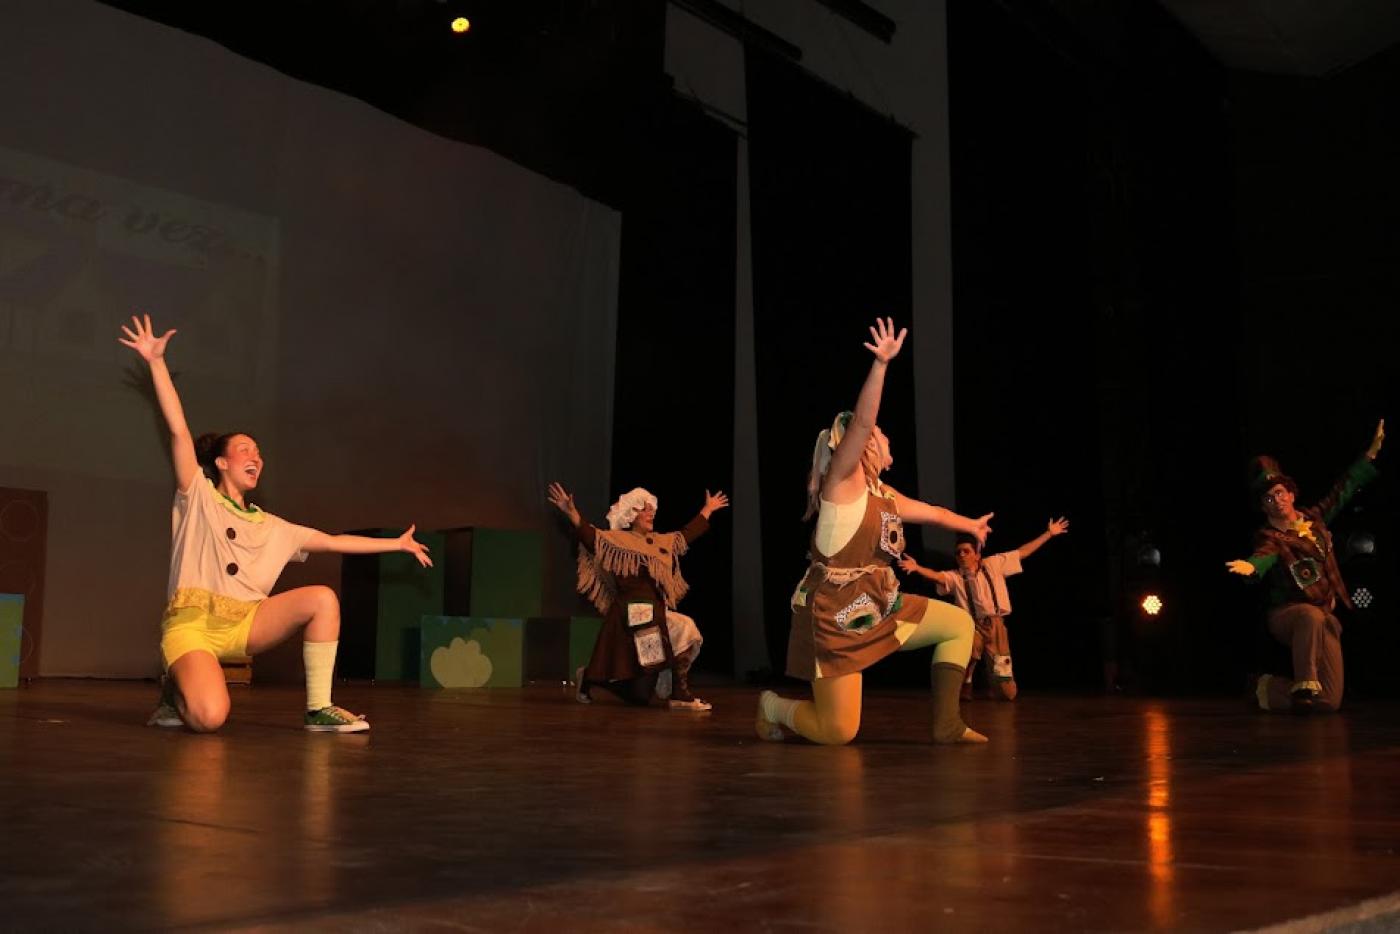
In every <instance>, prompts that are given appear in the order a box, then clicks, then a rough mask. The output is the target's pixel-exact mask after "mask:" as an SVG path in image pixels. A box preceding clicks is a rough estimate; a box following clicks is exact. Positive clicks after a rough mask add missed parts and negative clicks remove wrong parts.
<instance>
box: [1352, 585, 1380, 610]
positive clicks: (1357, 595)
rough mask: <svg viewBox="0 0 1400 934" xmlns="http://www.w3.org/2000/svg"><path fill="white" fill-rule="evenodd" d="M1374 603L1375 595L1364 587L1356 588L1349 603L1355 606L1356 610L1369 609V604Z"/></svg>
mask: <svg viewBox="0 0 1400 934" xmlns="http://www.w3.org/2000/svg"><path fill="white" fill-rule="evenodd" d="M1375 601H1376V596H1375V594H1373V593H1371V591H1370V590H1368V589H1366V588H1365V587H1358V588H1356V590H1355V591H1353V592H1352V595H1351V602H1352V603H1355V604H1356V608H1357V609H1358V610H1365V609H1369V608H1370V606H1371V604H1372V603H1374V602H1375Z"/></svg>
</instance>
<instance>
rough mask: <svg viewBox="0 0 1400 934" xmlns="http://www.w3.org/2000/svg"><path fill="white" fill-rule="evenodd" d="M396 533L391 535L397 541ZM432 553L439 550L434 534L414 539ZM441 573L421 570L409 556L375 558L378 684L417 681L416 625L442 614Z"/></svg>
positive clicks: (433, 569) (436, 568) (439, 541)
mask: <svg viewBox="0 0 1400 934" xmlns="http://www.w3.org/2000/svg"><path fill="white" fill-rule="evenodd" d="M398 535H399V533H394V537H395V538H397V537H398ZM414 537H415V538H417V539H418V540H419V541H420V542H422V543H423V544H425V545H427V546H428V549H429V552H430V553H434V552H437V551H438V550H440V549H441V548H442V536H440V535H437V534H436V533H428V534H425V535H415V536H414ZM442 575H443V569H442V567H441V566H440V565H435V566H434V567H430V568H425V567H423V566H421V565H420V564H419V563H418V559H417V558H415V557H413V556H412V555H410V554H405V553H403V552H395V553H393V554H386V555H380V556H379V600H378V606H377V613H376V626H375V644H374V677H375V679H376V680H379V681H417V680H418V662H419V658H420V652H419V648H418V641H419V632H418V627H419V621H420V620H421V619H422V618H423V616H424V615H425V614H438V613H441V612H442V588H443V577H442Z"/></svg>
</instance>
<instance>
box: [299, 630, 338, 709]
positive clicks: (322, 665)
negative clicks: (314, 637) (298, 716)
mask: <svg viewBox="0 0 1400 934" xmlns="http://www.w3.org/2000/svg"><path fill="white" fill-rule="evenodd" d="M338 645H340V643H339V642H303V643H302V644H301V661H302V664H303V665H305V666H306V709H307V710H320V709H321V708H322V707H329V706H330V705H331V676H332V675H334V674H335V650H336V647H337V646H338Z"/></svg>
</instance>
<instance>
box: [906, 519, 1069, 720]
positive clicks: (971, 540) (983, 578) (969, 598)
mask: <svg viewBox="0 0 1400 934" xmlns="http://www.w3.org/2000/svg"><path fill="white" fill-rule="evenodd" d="M1068 531H1069V522H1068V521H1067V520H1065V519H1051V520H1050V522H1049V524H1048V525H1047V526H1046V527H1045V531H1044V532H1041V533H1040V534H1039V535H1038V536H1036V537H1035V538H1033V539H1031V540H1030V541H1028V542H1026V543H1025V544H1024V545H1022V546H1021V547H1020V548H1017V549H1016V550H1015V551H1004V552H1002V553H1001V554H996V555H988V556H987V557H986V558H983V557H982V548H981V546H980V545H979V544H978V543H977V539H976V538H975V537H973V536H971V535H968V534H966V533H960V534H959V535H958V539H957V544H956V545H955V546H954V547H953V556H954V557H955V558H956V559H957V562H958V569H957V570H956V571H934V570H931V569H930V568H926V567H923V566H922V565H920V564H919V562H917V561H915V560H914V559H913V558H911V557H909V556H908V555H905V556H904V557H902V558H900V559H899V567H900V570H902V571H906V572H908V573H911V574H918V575H919V576H920V577H926V578H928V579H929V580H931V581H933V583H934V586H935V587H937V589H938V594H939V596H943V597H946V596H948V595H949V594H952V596H953V599H954V601H956V602H957V604H958V606H960V607H962V608H963V609H964V610H967V612H968V613H970V614H971V615H972V619H973V622H974V623H975V625H976V630H975V632H974V634H973V637H972V659H971V661H969V662H968V663H967V677H966V678H965V679H964V680H963V687H962V697H963V700H971V699H972V672H973V671H974V670H976V668H977V660H978V659H979V658H985V660H986V663H987V669H986V670H987V683H988V686H989V687H990V689H991V691H992V696H993V697H999V698H1001V699H1002V700H1015V699H1016V678H1015V676H1014V675H1013V674H1012V671H1011V637H1010V636H1009V635H1007V632H1006V617H1008V616H1010V615H1011V594H1010V593H1009V592H1008V591H1007V589H1006V579H1007V578H1008V577H1010V576H1011V575H1013V574H1020V573H1021V562H1022V561H1024V560H1025V559H1027V558H1029V557H1030V556H1031V555H1033V554H1035V553H1036V552H1037V551H1039V550H1040V546H1041V545H1044V544H1045V543H1046V542H1048V541H1050V539H1052V538H1054V537H1055V536H1057V535H1063V534H1065V533H1066V532H1068Z"/></svg>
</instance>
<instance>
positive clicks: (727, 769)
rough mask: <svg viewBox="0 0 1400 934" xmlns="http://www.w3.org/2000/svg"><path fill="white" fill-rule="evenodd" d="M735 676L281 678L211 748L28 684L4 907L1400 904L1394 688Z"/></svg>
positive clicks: (1180, 917) (253, 910) (362, 909)
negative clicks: (1103, 686) (698, 692)
mask: <svg viewBox="0 0 1400 934" xmlns="http://www.w3.org/2000/svg"><path fill="white" fill-rule="evenodd" d="M705 693H706V694H708V695H709V696H710V697H711V699H712V700H713V701H714V702H715V706H716V709H715V712H714V713H712V714H709V715H695V714H679V713H677V714H672V713H667V712H664V711H660V710H637V709H631V708H624V707H621V706H618V705H614V704H603V703H597V704H594V705H593V706H591V707H584V706H582V705H579V704H576V703H574V702H573V701H572V700H571V696H572V695H571V694H570V693H569V692H568V691H567V689H564V688H562V687H555V686H549V687H532V688H527V689H525V690H519V691H508V690H499V691H491V692H480V693H467V692H437V693H434V692H425V691H420V690H418V689H416V688H407V687H400V686H383V685H379V686H370V685H359V684H354V685H342V686H340V687H338V688H337V696H336V699H337V700H338V701H339V702H341V703H342V704H344V705H345V706H347V707H350V708H351V709H356V710H361V711H364V712H366V713H368V714H369V715H370V718H371V721H372V722H373V724H374V729H373V730H372V731H370V732H368V733H364V734H359V735H347V736H339V735H326V734H307V733H305V732H303V731H302V730H301V729H300V728H299V718H300V709H301V699H302V697H301V694H300V692H299V691H297V690H295V689H293V688H290V687H280V686H279V687H256V686H255V687H253V688H243V689H237V688H236V689H234V697H233V705H234V709H233V714H232V717H231V718H230V722H229V724H228V725H227V726H226V727H225V729H224V730H223V732H221V733H220V734H218V735H215V736H195V735H192V734H188V733H184V732H183V731H163V730H156V729H147V728H145V727H144V726H142V723H143V722H144V719H145V716H146V715H147V714H148V713H149V711H150V708H151V706H152V705H153V702H154V700H155V688H154V686H153V685H150V684H139V683H124V682H97V681H45V682H39V683H37V684H35V685H31V686H29V687H26V688H23V689H21V690H19V691H0V827H3V831H0V841H2V842H0V929H4V930H9V929H15V930H32V929H53V930H97V929H102V930H133V929H166V928H182V927H217V928H226V927H254V926H256V927H259V928H262V929H292V928H295V929H298V930H304V929H308V928H310V929H319V930H327V931H342V930H375V931H379V930H401V929H421V928H443V929H454V930H469V931H515V930H555V929H568V930H632V931H676V930H721V929H728V930H733V931H747V930H799V929H801V930H818V931H822V930H825V931H843V932H848V931H871V930H881V931H883V930H891V931H897V930H910V931H930V930H934V929H937V930H968V931H998V932H1007V931H1061V930H1062V931H1125V930H1145V929H1173V930H1190V931H1225V930H1235V929H1241V928H1254V927H1259V926H1263V925H1268V924H1275V923H1279V922H1283V921H1287V920H1290V919H1299V918H1303V917H1305V916H1310V915H1316V914H1319V913H1323V912H1337V911H1338V910H1339V909H1341V911H1340V912H1338V913H1336V914H1333V915H1331V916H1330V921H1329V922H1328V923H1326V924H1322V925H1321V927H1327V926H1328V924H1335V923H1340V922H1343V921H1347V920H1356V919H1360V918H1363V917H1366V916H1372V920H1371V921H1370V922H1368V924H1369V925H1376V924H1381V925H1382V926H1383V927H1371V926H1368V927H1366V928H1365V929H1366V930H1372V929H1375V930H1380V929H1393V928H1390V927H1389V925H1390V924H1400V914H1395V913H1396V912H1400V898H1397V897H1396V896H1393V895H1392V893H1394V892H1395V890H1397V889H1400V852H1397V850H1400V794H1397V786H1400V706H1397V705H1394V704H1369V705H1366V706H1364V707H1355V708H1354V709H1352V710H1350V711H1349V712H1347V713H1345V714H1343V715H1341V716H1333V717H1318V718H1312V719H1298V718H1292V717H1282V716H1272V717H1271V716H1267V715H1263V714H1257V713H1252V712H1250V710H1249V709H1248V708H1247V706H1246V705H1245V703H1244V702H1243V701H1238V702H1230V701H1224V700H1212V701H1156V700H1141V699H1124V698H1106V699H1105V698H1072V697H1055V696H1036V695H1034V694H1026V695H1023V696H1022V698H1021V699H1020V700H1018V701H1017V702H1016V703H1015V704H1014V705H1011V704H997V703H993V702H991V701H976V702H974V703H972V704H970V705H969V706H968V708H967V711H966V719H967V720H968V722H969V723H970V724H971V725H973V726H975V727H977V728H978V729H980V730H982V731H983V732H985V733H987V735H988V736H990V737H991V744H990V745H988V746H984V747H958V748H946V747H934V746H931V745H929V744H928V743H926V742H925V741H924V734H925V731H926V728H927V724H928V719H929V718H928V712H927V700H926V698H924V697H923V696H921V695H919V694H915V693H873V694H870V695H868V696H867V697H866V707H865V724H864V727H863V729H862V732H861V735H860V737H859V739H858V740H857V741H856V742H855V743H854V744H853V745H851V746H848V747H845V748H839V749H826V748H819V747H815V746H811V745H807V744H805V743H802V742H800V741H789V742H788V743H785V744H781V745H777V744H767V743H762V742H759V741H757V740H756V739H755V738H754V737H753V735H752V732H751V723H752V715H753V707H754V702H755V698H756V692H755V691H751V690H745V689H739V688H732V687H731V688H716V689H711V690H709V691H707V692H705ZM1383 896H1384V897H1383ZM1365 900H1374V901H1370V902H1369V903H1368V904H1366V905H1363V906H1361V907H1360V908H1357V907H1355V906H1357V904H1358V903H1361V902H1363V901H1365ZM1348 906H1351V907H1348ZM1387 913H1390V914H1387ZM1376 915H1382V916H1383V917H1382V918H1375V917H1374V916H1376ZM1387 918H1388V920H1386V919H1387ZM1292 929H1293V930H1316V929H1320V927H1319V924H1318V923H1316V922H1309V923H1307V924H1302V925H1294V926H1292Z"/></svg>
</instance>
